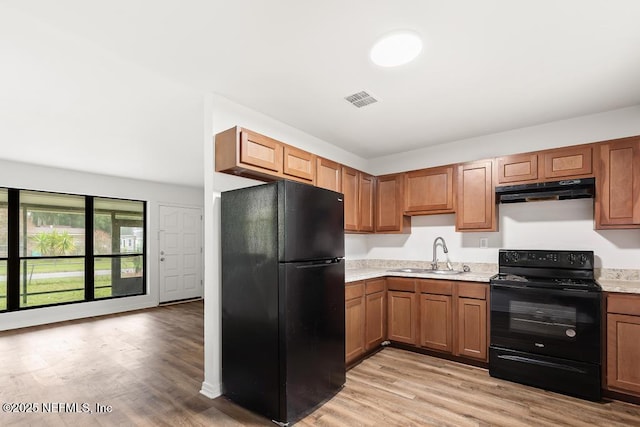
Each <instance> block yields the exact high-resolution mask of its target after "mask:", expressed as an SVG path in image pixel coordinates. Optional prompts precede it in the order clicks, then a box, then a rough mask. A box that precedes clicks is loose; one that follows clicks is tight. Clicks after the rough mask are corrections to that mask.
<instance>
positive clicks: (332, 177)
mask: <svg viewBox="0 0 640 427" xmlns="http://www.w3.org/2000/svg"><path fill="white" fill-rule="evenodd" d="M341 175H342V174H341V169H340V163H336V162H332V161H331V160H327V159H324V158H322V157H318V158H317V160H316V186H318V187H322V188H326V189H327V190H333V191H337V192H338V193H341V192H342V186H341V185H340V183H341V181H342V180H341V177H342V176H341Z"/></svg>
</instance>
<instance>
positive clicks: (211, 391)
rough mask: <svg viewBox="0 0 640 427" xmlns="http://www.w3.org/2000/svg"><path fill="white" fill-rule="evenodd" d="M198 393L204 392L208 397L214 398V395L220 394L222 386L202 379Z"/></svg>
mask: <svg viewBox="0 0 640 427" xmlns="http://www.w3.org/2000/svg"><path fill="white" fill-rule="evenodd" d="M200 394H204V395H205V396H207V397H208V398H209V399H215V398H216V397H218V396H221V395H222V386H221V384H210V383H208V382H206V381H203V382H202V389H201V390H200Z"/></svg>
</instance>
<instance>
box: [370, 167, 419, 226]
mask: <svg viewBox="0 0 640 427" xmlns="http://www.w3.org/2000/svg"><path fill="white" fill-rule="evenodd" d="M403 190H404V174H399V173H397V174H392V175H383V176H379V177H378V178H377V182H376V212H375V215H374V216H375V221H376V227H375V228H376V233H379V232H382V233H409V232H410V231H411V218H410V217H407V216H404V214H403V213H402V210H403V209H402V208H403V205H404V197H403V193H404V191H403Z"/></svg>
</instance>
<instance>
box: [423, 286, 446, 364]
mask: <svg viewBox="0 0 640 427" xmlns="http://www.w3.org/2000/svg"><path fill="white" fill-rule="evenodd" d="M452 323H453V318H452V317H451V297H450V296H449V295H432V294H421V295H420V345H421V346H422V347H427V348H431V349H434V350H440V351H446V352H447V353H451V352H452V351H453V346H452V338H451V337H452V329H451V327H452Z"/></svg>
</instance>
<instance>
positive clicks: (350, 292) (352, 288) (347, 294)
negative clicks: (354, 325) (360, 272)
mask: <svg viewBox="0 0 640 427" xmlns="http://www.w3.org/2000/svg"><path fill="white" fill-rule="evenodd" d="M363 295H364V282H356V283H350V284H348V285H346V286H345V288H344V299H345V301H349V300H350V299H354V298H361V297H362V296H363Z"/></svg>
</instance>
